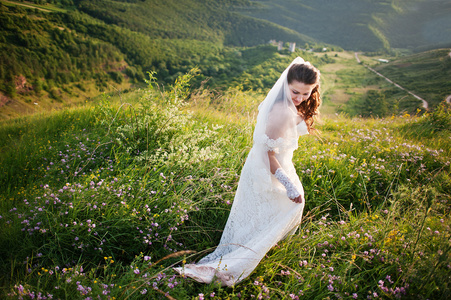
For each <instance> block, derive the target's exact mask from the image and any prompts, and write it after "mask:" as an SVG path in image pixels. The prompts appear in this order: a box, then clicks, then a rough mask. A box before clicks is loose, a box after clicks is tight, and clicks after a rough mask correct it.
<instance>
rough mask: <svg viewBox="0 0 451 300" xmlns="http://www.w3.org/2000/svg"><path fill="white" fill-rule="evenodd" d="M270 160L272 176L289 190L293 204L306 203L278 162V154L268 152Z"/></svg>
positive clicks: (288, 193)
mask: <svg viewBox="0 0 451 300" xmlns="http://www.w3.org/2000/svg"><path fill="white" fill-rule="evenodd" d="M268 159H269V169H270V171H271V173H272V174H274V176H275V177H276V178H277V179H278V180H279V181H280V183H282V184H283V185H284V186H285V188H286V189H287V195H288V198H290V199H291V200H292V201H293V202H296V203H302V202H303V201H304V196H303V195H302V194H301V193H300V192H299V191H298V190H297V189H296V187H295V186H294V184H293V183H292V182H291V180H290V178H288V175H287V174H286V173H285V171H284V170H283V169H282V166H281V165H280V163H279V161H278V160H277V157H276V153H275V152H274V151H268Z"/></svg>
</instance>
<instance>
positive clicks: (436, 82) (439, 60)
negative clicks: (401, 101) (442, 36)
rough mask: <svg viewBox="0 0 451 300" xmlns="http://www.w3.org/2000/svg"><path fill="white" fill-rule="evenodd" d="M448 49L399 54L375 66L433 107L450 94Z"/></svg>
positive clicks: (450, 71) (450, 67) (450, 58)
mask: <svg viewBox="0 0 451 300" xmlns="http://www.w3.org/2000/svg"><path fill="white" fill-rule="evenodd" d="M450 53H451V49H449V48H448V49H439V50H431V51H427V52H422V53H418V54H415V55H411V56H406V57H400V58H397V59H394V60H392V61H390V62H389V63H387V64H385V63H382V64H378V66H376V67H375V69H376V70H377V71H378V72H380V73H381V74H383V75H385V76H387V77H388V78H390V79H391V80H393V81H395V82H397V83H398V84H400V85H401V86H403V87H405V88H407V89H409V90H411V91H413V92H414V93H416V94H417V95H419V96H420V97H422V98H423V99H427V101H428V102H429V103H430V106H431V108H433V107H436V106H437V105H438V104H439V103H440V102H442V101H444V100H445V99H446V97H447V96H449V95H450V94H451V81H450V80H449V78H451V55H450Z"/></svg>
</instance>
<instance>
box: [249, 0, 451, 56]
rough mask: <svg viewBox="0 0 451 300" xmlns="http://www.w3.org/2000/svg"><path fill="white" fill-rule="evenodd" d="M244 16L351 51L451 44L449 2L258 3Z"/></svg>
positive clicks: (339, 0)
mask: <svg viewBox="0 0 451 300" xmlns="http://www.w3.org/2000/svg"><path fill="white" fill-rule="evenodd" d="M255 3H258V4H260V6H259V8H255V9H252V10H243V11H242V13H243V14H246V15H249V16H253V17H256V18H260V19H265V20H268V21H271V22H273V23H276V24H279V25H281V26H284V27H287V28H290V29H293V30H295V31H297V32H300V33H303V34H306V35H308V36H312V37H315V38H316V39H318V40H320V41H323V42H325V43H329V44H334V45H338V46H341V47H343V48H344V49H347V50H361V51H377V50H386V51H387V50H390V49H392V48H408V49H411V50H416V51H420V50H422V51H424V50H428V49H433V48H440V47H449V46H450V45H451V35H450V34H449V32H450V30H451V2H450V1H447V0H434V1H429V0H378V1H362V0H336V1H330V0H303V1H297V0H275V1H272V0H271V1H269V0H257V1H255Z"/></svg>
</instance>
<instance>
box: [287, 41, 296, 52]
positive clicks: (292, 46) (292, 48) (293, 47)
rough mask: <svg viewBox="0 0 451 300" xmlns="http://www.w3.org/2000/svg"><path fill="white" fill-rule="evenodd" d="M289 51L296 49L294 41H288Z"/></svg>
mask: <svg viewBox="0 0 451 300" xmlns="http://www.w3.org/2000/svg"><path fill="white" fill-rule="evenodd" d="M289 49H290V52H294V51H296V43H290V48H289Z"/></svg>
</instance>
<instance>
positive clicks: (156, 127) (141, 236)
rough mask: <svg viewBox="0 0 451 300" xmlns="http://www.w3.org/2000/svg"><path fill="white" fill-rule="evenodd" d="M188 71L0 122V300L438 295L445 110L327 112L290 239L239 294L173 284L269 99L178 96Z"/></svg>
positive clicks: (441, 292)
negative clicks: (378, 115)
mask: <svg viewBox="0 0 451 300" xmlns="http://www.w3.org/2000/svg"><path fill="white" fill-rule="evenodd" d="M193 74H194V73H189V74H187V75H185V76H183V77H180V78H179V79H178V81H177V82H176V83H175V84H174V85H173V86H172V87H166V88H165V90H164V91H163V90H160V89H157V88H155V87H153V88H152V87H151V86H149V88H148V89H146V90H144V91H142V94H141V95H140V96H139V98H138V96H137V98H134V99H133V98H131V99H122V100H113V99H112V98H109V97H105V98H104V99H103V100H102V101H101V103H100V104H99V105H97V106H95V107H88V106H87V107H82V108H78V109H72V110H65V111H61V112H55V113H52V114H47V115H37V116H32V117H24V118H20V119H15V120H13V121H10V122H8V123H2V124H1V127H0V137H1V138H0V141H2V142H1V143H2V144H1V145H0V149H1V154H2V155H1V157H0V170H1V172H0V174H2V175H1V176H2V177H1V186H2V188H1V190H0V197H1V198H0V228H1V230H0V274H1V275H0V276H1V277H0V281H1V286H2V289H1V290H0V295H1V296H2V298H7V299H20V298H21V297H22V298H23V299H28V298H31V297H32V296H34V297H35V298H38V297H39V296H40V297H41V298H42V297H43V296H45V297H48V298H49V297H50V295H51V296H52V297H53V298H60V299H85V298H87V297H91V298H97V296H99V297H100V298H102V299H103V298H108V297H111V299H113V298H114V299H149V298H151V299H159V298H160V299H165V298H166V299H173V298H175V299H201V298H202V297H203V298H205V299H207V298H208V299H250V298H268V299H297V298H305V299H325V298H331V299H332V298H344V299H353V298H355V297H356V298H357V299H367V298H368V297H370V298H371V299H376V298H383V299H396V298H398V297H401V298H407V299H445V298H446V295H448V294H449V292H450V287H449V280H448V279H449V276H450V275H451V269H450V267H451V266H450V245H449V238H450V235H451V232H450V229H449V224H450V219H449V215H450V214H449V201H450V190H451V178H450V175H449V173H450V156H451V153H450V149H451V147H450V146H451V145H450V143H451V141H450V132H449V129H448V128H449V127H446V124H449V122H450V120H451V116H450V114H449V109H447V108H446V107H443V109H442V110H440V111H437V112H435V113H431V114H428V115H424V116H422V117H410V116H407V115H405V116H404V117H393V118H389V119H358V118H352V119H351V118H347V117H343V116H336V117H334V118H327V117H325V118H324V119H322V120H321V122H319V123H318V125H317V128H318V129H319V130H320V134H319V136H314V135H310V136H307V137H302V138H301V139H300V141H299V149H298V150H297V151H296V152H295V155H294V159H293V161H294V163H295V166H296V169H297V172H298V174H299V176H300V178H301V181H302V182H303V185H304V189H305V191H306V199H307V200H306V207H305V212H304V218H303V222H302V224H301V225H300V228H299V230H298V232H297V233H296V234H295V235H293V236H292V237H291V239H289V240H284V241H281V242H280V243H279V244H278V245H276V246H275V247H274V248H273V249H271V251H270V252H269V253H268V254H267V255H266V257H265V258H264V259H263V261H262V262H261V263H260V264H259V266H258V267H257V269H256V270H255V271H254V272H253V273H252V274H251V275H250V276H249V278H247V279H245V280H244V281H243V282H241V283H240V284H238V285H237V286H235V287H231V288H224V287H220V286H218V285H216V284H214V283H213V284H209V285H205V284H199V283H195V282H193V281H191V280H189V279H185V278H182V277H180V276H178V275H176V273H175V272H174V271H172V269H171V267H172V266H174V265H180V264H183V263H184V262H191V261H193V260H197V259H198V258H200V257H202V256H203V255H205V254H206V253H207V252H208V251H210V250H212V249H213V247H215V246H216V245H217V243H218V242H219V238H220V236H221V231H222V229H223V226H224V224H225V222H226V220H227V215H228V212H229V210H230V207H231V203H232V202H233V197H234V191H235V190H236V186H237V183H238V179H239V174H240V169H241V166H242V165H243V163H244V161H245V159H246V155H247V153H248V151H249V150H250V147H251V145H252V129H253V124H254V122H255V116H256V108H257V105H258V103H259V102H260V101H261V100H262V99H263V95H261V94H258V93H250V92H248V93H246V92H243V91H242V90H239V89H230V90H228V91H227V92H225V93H224V94H217V93H213V92H211V91H208V90H198V91H195V93H194V94H192V95H191V96H190V100H189V101H190V102H189V103H187V102H185V99H186V97H187V95H188V92H189V91H188V90H187V87H188V86H189V82H190V80H191V79H192V76H193ZM437 133H438V134H437ZM17 241H20V243H17Z"/></svg>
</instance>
